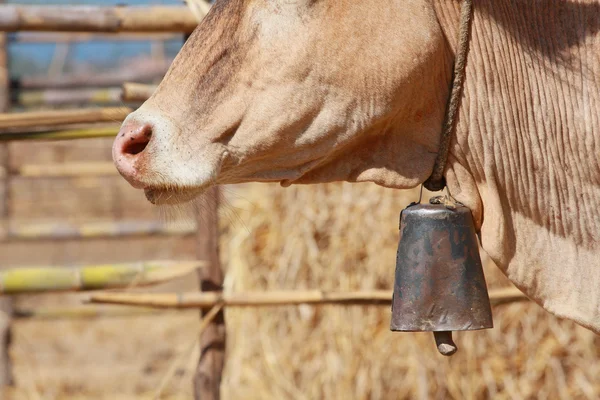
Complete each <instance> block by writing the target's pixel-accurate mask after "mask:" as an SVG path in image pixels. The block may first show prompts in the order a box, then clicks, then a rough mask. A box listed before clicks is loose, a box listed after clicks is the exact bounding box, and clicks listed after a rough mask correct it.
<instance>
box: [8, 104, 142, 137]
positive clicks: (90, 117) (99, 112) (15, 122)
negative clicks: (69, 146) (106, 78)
mask: <svg viewBox="0 0 600 400" xmlns="http://www.w3.org/2000/svg"><path fill="white" fill-rule="evenodd" d="M132 111H133V110H132V109H131V108H128V107H107V108H90V109H74V110H57V111H30V112H22V113H8V114H0V133H6V132H14V131H15V130H17V129H20V130H22V129H24V128H25V129H26V128H34V127H36V126H48V127H51V126H57V125H65V124H85V123H98V122H121V121H123V120H124V119H125V117H127V115H129V114H130V113H131V112H132Z"/></svg>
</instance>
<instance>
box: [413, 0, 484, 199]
mask: <svg viewBox="0 0 600 400" xmlns="http://www.w3.org/2000/svg"><path fill="white" fill-rule="evenodd" d="M472 17H473V0H463V5H462V8H461V15H460V31H459V34H458V51H457V53H456V60H455V61H454V78H453V80H452V91H451V93H450V100H449V101H448V106H447V109H446V115H445V117H444V124H443V129H442V137H441V139H440V148H439V151H438V154H437V157H436V159H435V164H434V166H433V172H432V173H431V176H430V177H429V179H427V180H426V181H425V183H424V184H423V185H424V186H425V188H427V189H428V190H431V191H433V192H436V191H439V190H442V189H443V188H444V187H445V186H446V180H445V179H444V169H445V168H446V161H447V160H448V150H449V149H450V141H451V140H452V135H453V133H454V128H455V126H456V116H457V115H458V108H459V107H460V100H461V96H462V91H463V86H464V82H465V67H466V64H467V54H468V52H469V37H470V33H471V20H472Z"/></svg>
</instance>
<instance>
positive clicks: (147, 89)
mask: <svg viewBox="0 0 600 400" xmlns="http://www.w3.org/2000/svg"><path fill="white" fill-rule="evenodd" d="M156 88H157V86H156V85H146V84H143V83H131V82H126V83H124V84H123V88H122V97H121V99H122V100H123V101H124V102H144V101H146V100H148V99H149V98H150V96H152V93H154V91H155V90H156Z"/></svg>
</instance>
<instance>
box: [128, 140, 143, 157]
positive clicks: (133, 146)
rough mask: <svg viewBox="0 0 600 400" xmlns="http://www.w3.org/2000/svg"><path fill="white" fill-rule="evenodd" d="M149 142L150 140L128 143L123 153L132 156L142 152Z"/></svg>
mask: <svg viewBox="0 0 600 400" xmlns="http://www.w3.org/2000/svg"><path fill="white" fill-rule="evenodd" d="M148 142H149V140H148V141H146V142H137V143H126V144H125V146H124V148H123V153H125V154H131V155H132V156H134V155H136V154H140V153H141V152H142V151H144V149H145V148H146V146H147V145H148Z"/></svg>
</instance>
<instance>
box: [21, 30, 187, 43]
mask: <svg viewBox="0 0 600 400" xmlns="http://www.w3.org/2000/svg"><path fill="white" fill-rule="evenodd" d="M178 39H179V40H180V39H181V35H180V34H177V33H85V32H74V33H73V32H60V33H56V32H44V33H39V32H18V33H16V34H12V35H11V36H9V41H10V42H13V43H79V42H94V41H102V42H134V41H143V42H146V41H148V40H153V41H158V40H160V41H165V42H166V41H171V40H178Z"/></svg>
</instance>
